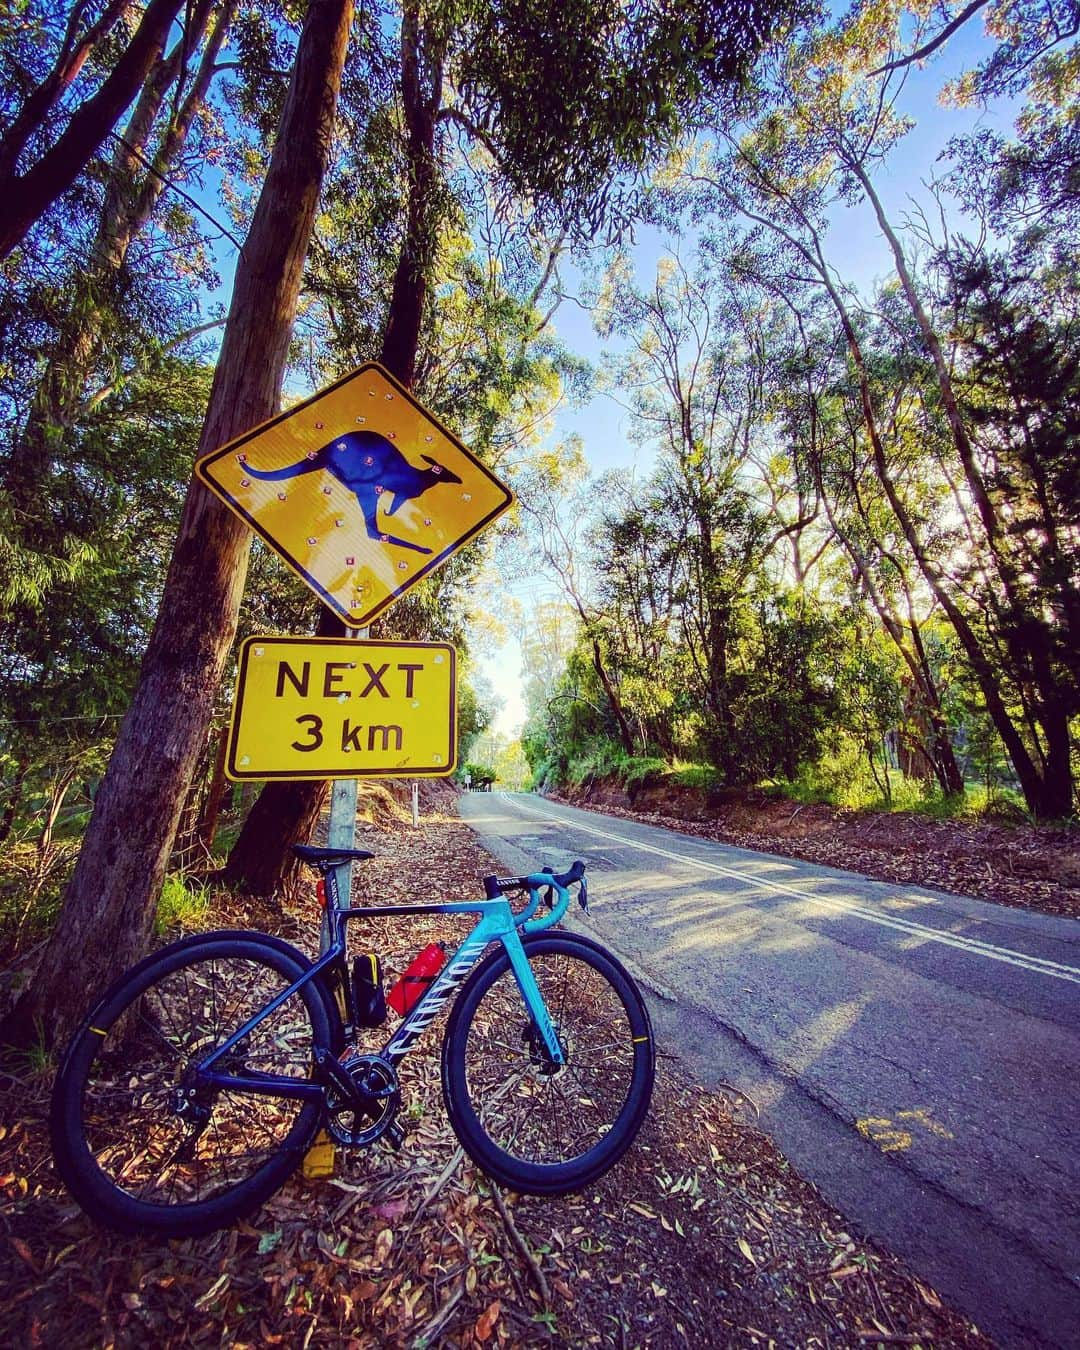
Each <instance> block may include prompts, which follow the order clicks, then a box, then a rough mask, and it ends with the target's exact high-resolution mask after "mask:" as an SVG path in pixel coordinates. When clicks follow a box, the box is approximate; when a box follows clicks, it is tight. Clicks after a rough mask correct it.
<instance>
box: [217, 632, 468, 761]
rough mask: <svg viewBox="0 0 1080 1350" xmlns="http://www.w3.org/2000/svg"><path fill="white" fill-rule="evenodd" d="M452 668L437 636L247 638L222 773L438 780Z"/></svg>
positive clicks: (447, 752) (446, 741) (450, 749)
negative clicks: (382, 639) (425, 639)
mask: <svg viewBox="0 0 1080 1350" xmlns="http://www.w3.org/2000/svg"><path fill="white" fill-rule="evenodd" d="M455 668H456V660H455V652H454V649H453V647H449V646H447V645H446V644H445V643H440V642H356V641H347V640H341V641H338V640H336V639H333V638H292V637H253V638H248V639H247V641H246V642H244V643H243V644H242V646H241V648H240V668H239V672H238V675H237V681H236V697H235V698H234V699H233V715H232V725H231V726H230V728H229V742H228V748H227V751H226V756H225V773H226V775H227V776H228V777H229V778H231V779H233V780H234V781H237V782H242V781H244V780H245V779H251V778H258V779H269V778H293V779H305V778H311V779H323V778H420V777H427V778H444V777H446V776H447V775H449V774H452V773H453V772H454V769H455V768H456V767H457V704H456V692H457V691H456V683H455Z"/></svg>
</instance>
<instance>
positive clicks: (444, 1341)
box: [0, 797, 988, 1350]
mask: <svg viewBox="0 0 1080 1350" xmlns="http://www.w3.org/2000/svg"><path fill="white" fill-rule="evenodd" d="M434 805H435V802H434V801H433V800H432V798H431V797H429V799H428V803H427V807H426V811H425V818H424V820H423V826H422V829H421V830H419V831H414V830H413V829H412V828H411V826H410V825H408V824H407V823H406V820H405V818H404V815H403V813H402V814H401V815H398V816H397V817H396V818H394V817H393V813H392V812H386V811H384V812H383V813H382V815H381V817H380V823H379V826H378V827H377V828H376V827H375V826H371V827H368V828H366V829H364V828H362V829H361V830H360V831H359V832H358V838H357V843H358V844H359V845H362V846H364V847H370V848H372V849H373V850H374V851H375V852H376V854H377V857H376V859H375V860H373V861H372V862H371V863H369V864H367V865H366V866H365V867H364V868H363V869H361V870H360V874H359V876H358V877H357V880H356V894H357V896H358V898H366V899H368V900H369V901H374V900H375V898H376V897H378V898H380V899H386V900H391V899H394V898H400V899H405V898H412V899H415V900H436V899H440V898H445V899H462V898H466V897H468V896H472V895H475V894H476V893H477V889H478V888H477V879H478V878H479V877H480V876H482V875H483V874H484V873H485V872H488V871H492V870H495V864H494V861H493V860H492V859H491V858H490V856H489V855H488V854H486V853H485V852H484V850H483V849H481V848H480V847H479V846H478V845H477V843H476V842H475V839H474V836H473V835H472V834H471V833H470V832H469V831H468V829H467V828H466V827H465V826H464V825H463V824H462V823H461V822H460V820H458V819H457V818H456V817H454V816H451V815H450V814H445V815H440V814H432V808H433V806H434ZM211 922H212V924H213V925H214V926H218V925H224V924H229V925H232V924H235V923H241V922H248V923H251V924H253V925H257V926H260V927H264V928H272V929H274V930H276V931H278V932H280V933H281V934H282V935H283V936H285V937H286V938H288V939H289V940H291V941H294V942H298V943H299V944H300V945H304V946H308V947H310V945H311V942H312V941H313V940H314V932H315V926H316V909H315V903H314V899H313V887H308V888H305V889H304V891H303V893H302V894H300V895H298V896H297V897H294V899H293V900H292V901H291V902H290V903H289V905H288V906H287V907H286V908H282V909H281V910H277V909H276V908H275V907H273V906H263V907H261V908H260V909H259V910H258V911H257V912H252V911H250V910H245V908H244V907H243V906H242V905H240V904H239V902H237V901H236V900H235V899H231V898H226V897H221V904H220V906H219V907H218V910H217V912H216V913H215V914H214V916H213V918H212V921H211ZM402 923H403V921H399V920H383V921H382V924H381V926H380V929H379V931H378V932H377V933H376V934H374V936H373V937H369V939H368V941H369V942H370V944H371V946H372V947H374V949H376V950H378V951H380V953H381V954H382V955H383V956H384V958H386V960H387V963H388V964H389V965H390V966H391V967H393V965H394V964H395V962H399V963H400V964H404V963H405V962H406V961H407V960H408V958H409V956H410V955H411V953H413V952H415V951H416V950H417V949H418V948H419V947H420V946H422V945H423V944H424V943H425V942H427V941H428V940H430V938H431V937H434V936H444V937H452V934H453V932H454V931H457V930H455V929H453V927H452V925H451V924H450V923H448V921H446V920H442V919H440V920H437V921H433V922H425V923H424V924H423V925H416V924H413V925H412V926H411V927H408V928H406V927H404V926H402ZM395 925H397V927H395ZM358 937H359V934H358ZM434 1030H435V1032H436V1034H435V1035H434V1036H432V1035H430V1034H429V1039H428V1041H427V1042H426V1045H424V1046H422V1047H421V1049H420V1050H419V1051H418V1052H417V1053H416V1054H414V1055H413V1056H411V1057H410V1058H409V1059H408V1060H407V1061H406V1072H407V1076H406V1077H405V1080H404V1083H403V1088H404V1091H403V1100H404V1111H403V1114H404V1115H405V1116H406V1117H407V1118H408V1119H409V1121H410V1122H411V1131H410V1134H409V1136H408V1138H407V1140H406V1143H405V1147H404V1149H403V1151H402V1152H401V1154H400V1155H395V1154H393V1153H390V1152H389V1151H384V1150H383V1149H382V1148H381V1147H380V1146H378V1145H377V1146H376V1147H375V1149H374V1150H373V1151H371V1152H369V1153H367V1154H361V1155H353V1156H343V1155H342V1154H341V1153H340V1152H339V1155H338V1168H337V1171H336V1174H335V1176H334V1177H333V1178H332V1179H330V1180H326V1181H321V1182H311V1181H305V1180H304V1179H303V1178H302V1177H297V1178H295V1179H294V1180H293V1181H292V1182H290V1183H289V1184H288V1185H287V1186H286V1188H285V1189H284V1190H283V1191H282V1192H281V1193H280V1194H279V1195H278V1196H277V1197H275V1198H274V1199H273V1200H272V1201H270V1203H269V1204H267V1205H266V1206H265V1207H264V1209H263V1210H261V1211H260V1212H259V1213H257V1214H256V1215H254V1216H252V1218H251V1219H250V1221H249V1222H247V1223H244V1224H241V1225H240V1226H238V1227H236V1228H233V1229H231V1230H229V1231H227V1232H224V1233H220V1234H217V1235H214V1236H211V1237H208V1238H202V1239H191V1240H185V1241H178V1242H173V1243H167V1242H162V1241H159V1240H142V1239H135V1238H120V1237H115V1236H112V1235H109V1234H106V1233H103V1232H101V1231H100V1230H97V1229H95V1228H94V1227H93V1225H92V1224H90V1222H89V1221H88V1220H87V1219H86V1218H85V1217H84V1216H83V1215H82V1213H81V1212H80V1211H79V1210H78V1209H77V1208H76V1207H75V1206H74V1205H73V1204H72V1202H71V1201H70V1199H69V1198H68V1197H67V1195H66V1194H65V1193H64V1192H63V1190H62V1189H61V1188H60V1186H59V1184H58V1182H57V1180H56V1178H55V1176H54V1174H53V1171H52V1165H51V1161H50V1159H49V1155H48V1148H47V1142H46V1134H45V1114H46V1111H47V1093H48V1086H49V1079H50V1075H49V1073H48V1072H46V1071H42V1072H39V1073H36V1074H34V1073H30V1072H29V1071H19V1074H18V1077H17V1078H15V1079H9V1081H8V1084H7V1086H8V1087H9V1088H10V1089H11V1090H10V1091H8V1092H6V1093H5V1094H4V1102H3V1106H2V1108H0V1197H2V1199H0V1289H2V1290H3V1296H2V1299H0V1341H2V1343H4V1344H10V1345H29V1346H61V1345H62V1346H64V1347H65V1348H67V1347H79V1346H118V1347H120V1346H137V1345H140V1346H141V1345H145V1344H151V1343H152V1344H155V1345H159V1346H176V1347H179V1346H181V1345H211V1344H213V1345H229V1346H234V1347H244V1346H260V1347H261V1346H272V1345H289V1346H294V1345H295V1346H300V1347H307V1346H319V1345H333V1346H357V1347H360V1346H402V1347H406V1346H407V1347H417V1348H418V1350H419V1348H420V1347H427V1346H435V1345H438V1346H447V1347H458V1346H460V1347H467V1346H478V1345H488V1346H490V1345H500V1346H510V1345H515V1346H516V1345H528V1346H532V1345H544V1344H560V1343H571V1344H585V1345H605V1346H616V1347H620V1348H621V1347H632V1346H656V1347H669V1346H677V1345H681V1344H685V1345H691V1346H695V1347H696V1346H758V1347H761V1348H762V1350H767V1348H768V1347H775V1346H799V1347H808V1348H812V1347H821V1348H822V1350H835V1348H837V1347H863V1346H867V1347H870V1346H875V1345H877V1346H882V1347H892V1346H895V1345H898V1344H899V1345H912V1346H926V1347H929V1346H941V1347H944V1346H956V1347H977V1346H985V1345H987V1344H988V1342H987V1341H986V1340H985V1339H984V1338H983V1337H981V1336H980V1335H979V1333H978V1332H977V1331H976V1330H975V1329H974V1328H973V1327H972V1326H971V1325H970V1324H969V1323H968V1322H967V1321H966V1320H965V1319H963V1318H962V1317H960V1316H958V1315H956V1314H954V1313H953V1312H951V1311H950V1310H949V1309H947V1308H946V1307H944V1306H943V1304H942V1301H941V1300H940V1299H939V1298H938V1296H937V1295H936V1294H935V1293H934V1292H933V1290H931V1289H929V1288H927V1287H926V1286H925V1285H924V1284H922V1283H921V1282H920V1281H918V1280H917V1279H915V1278H913V1276H912V1275H911V1274H910V1273H909V1272H907V1271H906V1270H905V1269H904V1267H903V1266H902V1265H901V1264H900V1263H899V1262H898V1261H897V1260H896V1259H895V1258H893V1257H892V1256H890V1255H888V1254H887V1253H885V1252H883V1251H881V1250H880V1249H878V1248H875V1247H873V1246H870V1245H869V1244H866V1243H864V1242H861V1241H860V1240H859V1239H858V1238H857V1237H856V1236H855V1235H853V1234H851V1232H850V1230H849V1229H848V1228H847V1226H846V1224H845V1221H844V1219H843V1217H842V1216H841V1215H840V1214H838V1213H837V1212H836V1211H835V1210H833V1209H832V1208H831V1207H830V1206H829V1205H828V1204H827V1203H826V1202H825V1201H824V1199H823V1198H822V1197H821V1195H820V1194H819V1193H818V1192H817V1191H816V1190H815V1189H814V1187H813V1186H811V1185H809V1184H808V1183H806V1182H805V1181H803V1180H802V1179H801V1178H800V1177H799V1176H798V1175H797V1174H796V1173H795V1172H794V1170H793V1169H792V1168H791V1167H790V1166H789V1165H788V1163H787V1162H786V1161H785V1160H784V1158H783V1157H782V1156H781V1155H780V1154H779V1153H778V1151H777V1150H776V1148H775V1147H774V1146H773V1144H772V1143H771V1142H770V1140H769V1139H768V1138H767V1137H766V1136H764V1135H763V1134H761V1133H759V1132H758V1131H757V1130H755V1128H754V1125H753V1115H754V1109H753V1106H752V1104H751V1103H748V1102H747V1101H746V1100H745V1099H742V1098H740V1097H738V1096H737V1095H736V1094H734V1093H731V1094H730V1095H729V1094H726V1093H724V1092H705V1091H703V1090H702V1089H700V1088H698V1087H697V1086H695V1085H694V1084H693V1083H692V1082H691V1081H690V1079H689V1077H688V1076H687V1075H686V1073H685V1072H684V1071H683V1069H682V1068H681V1066H680V1065H679V1063H678V1062H677V1061H676V1060H674V1059H670V1058H662V1059H661V1060H660V1066H659V1075H658V1081H657V1086H656V1093H655V1097H654V1103H653V1107H652V1110H651V1112H650V1116H649V1119H648V1121H647V1123H646V1125H645V1127H644V1128H643V1130H642V1133H641V1135H640V1136H639V1140H638V1143H637V1144H636V1145H635V1147H634V1148H633V1149H632V1150H631V1152H630V1153H629V1155H628V1156H627V1157H626V1158H625V1159H624V1160H623V1162H621V1163H620V1164H619V1165H618V1166H617V1167H616V1168H615V1169H614V1170H613V1171H612V1172H611V1173H609V1174H608V1175H607V1176H606V1177H605V1178H603V1179H602V1181H601V1182H600V1183H599V1184H598V1185H597V1186H596V1187H595V1188H593V1189H591V1190H590V1191H589V1192H587V1193H585V1194H582V1195H576V1196H570V1197H566V1198H564V1199H559V1200H537V1199H532V1198H528V1197H516V1196H513V1195H506V1196H502V1195H499V1194H497V1193H496V1192H495V1191H494V1190H493V1188H492V1187H491V1185H490V1183H488V1182H487V1181H486V1180H485V1178H484V1177H483V1176H482V1175H479V1174H477V1173H476V1172H475V1171H474V1170H473V1168H472V1167H471V1165H470V1164H469V1163H468V1162H467V1161H465V1160H464V1159H463V1157H462V1154H461V1152H460V1150H459V1148H458V1146H457V1140H456V1139H455V1138H454V1136H453V1134H452V1132H451V1130H450V1128H449V1125H448V1123H447V1120H446V1116H445V1112H444V1109H443V1106H442V1102H441V1098H440V1091H439V1073H438V1041H439V1037H438V1035H437V1032H438V1027H436V1028H434Z"/></svg>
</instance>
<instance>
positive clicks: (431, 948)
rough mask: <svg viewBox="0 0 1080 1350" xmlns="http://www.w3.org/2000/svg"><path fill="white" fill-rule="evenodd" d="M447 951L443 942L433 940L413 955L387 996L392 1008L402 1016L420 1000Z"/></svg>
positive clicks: (436, 973)
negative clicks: (417, 953)
mask: <svg viewBox="0 0 1080 1350" xmlns="http://www.w3.org/2000/svg"><path fill="white" fill-rule="evenodd" d="M445 960H446V952H445V949H444V948H443V945H442V943H441V942H432V943H429V945H428V946H426V947H425V948H424V950H423V951H422V952H420V953H419V955H417V956H415V957H413V959H412V961H411V962H410V963H409V965H408V966H406V968H405V970H404V972H403V973H402V974H401V976H400V977H399V978H398V981H397V983H396V984H395V985H394V987H393V989H391V990H390V992H389V993H388V994H387V996H386V1001H387V1003H389V1005H390V1006H391V1008H393V1010H394V1011H395V1012H396V1013H397V1014H398V1015H399V1016H401V1017H404V1016H405V1014H406V1013H407V1012H408V1011H409V1010H410V1009H411V1008H412V1007H413V1006H414V1005H415V1004H416V1003H417V1002H418V1001H419V999H420V997H421V995H422V994H424V993H426V992H427V989H428V986H429V985H430V984H431V982H432V981H433V980H434V978H435V976H436V975H438V973H439V971H440V970H441V969H442V965H443V962H444V961H445Z"/></svg>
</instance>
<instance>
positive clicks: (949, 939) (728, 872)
mask: <svg viewBox="0 0 1080 1350" xmlns="http://www.w3.org/2000/svg"><path fill="white" fill-rule="evenodd" d="M503 800H504V801H505V802H506V804H507V805H508V806H514V807H516V808H517V810H519V811H520V812H522V814H523V815H533V816H536V817H538V818H539V819H541V820H554V821H558V822H559V823H561V824H567V825H570V826H572V828H574V829H575V830H584V831H585V832H586V833H587V834H595V835H597V836H598V837H599V838H601V839H610V840H612V841H614V842H615V843H618V844H623V845H624V846H625V847H627V848H636V849H639V850H640V851H641V852H643V853H654V854H656V855H657V856H658V857H661V858H668V859H670V860H671V861H672V862H680V863H686V864H688V865H689V866H691V867H700V868H701V869H702V870H703V871H706V872H715V873H716V874H717V875H719V876H725V877H734V878H735V879H736V880H737V881H743V882H749V883H750V884H752V885H755V886H759V887H762V888H764V889H766V890H772V891H776V892H778V893H780V894H782V895H790V896H793V897H794V898H795V899H797V900H802V901H804V902H805V903H806V904H810V905H820V906H822V907H823V908H826V909H833V910H837V909H838V910H842V911H843V912H844V913H846V914H851V915H854V916H855V917H856V918H859V919H866V920H867V921H868V922H869V923H876V924H879V925H880V926H881V927H882V928H893V929H895V930H896V931H897V932H900V933H907V934H908V935H909V936H914V937H919V938H923V939H924V940H926V941H928V942H939V943H941V944H942V945H943V946H946V947H955V948H956V949H957V951H964V952H968V953H969V954H970V955H972V956H982V957H986V958H987V959H989V960H992V961H1004V962H1005V963H1006V964H1007V965H1010V966H1018V967H1019V968H1020V969H1021V970H1031V971H1034V972H1035V973H1036V974H1039V975H1050V976H1052V977H1053V978H1054V979H1057V980H1068V981H1069V982H1070V983H1072V984H1080V970H1078V969H1077V968H1076V967H1075V966H1066V965H1062V964H1061V963H1060V962H1058V961H1048V960H1044V959H1043V957H1041V956H1029V955H1027V953H1026V952H1018V951H1014V950H1013V949H1012V948H1011V947H996V946H995V945H994V944H993V943H992V942H983V941H982V940H981V939H980V938H969V937H963V936H961V935H960V934H958V933H943V932H942V931H941V929H939V928H930V927H928V926H927V925H926V924H921V923H916V922H915V921H914V920H912V919H902V918H900V917H899V916H898V915H895V914H883V913H880V912H879V911H877V910H873V909H868V908H866V906H865V905H860V904H859V903H858V901H855V900H844V899H842V898H840V897H838V896H822V895H811V894H809V892H807V891H803V890H800V889H799V888H798V887H797V886H791V885H788V883H787V882H784V881H773V880H771V879H770V878H766V877H750V876H747V874H746V873H745V872H740V871H738V870H737V869H736V868H733V867H724V866H723V865H722V864H721V863H713V862H706V861H705V859H703V858H692V857H689V856H688V855H687V854H685V853H676V852H674V851H673V850H671V849H666V848H659V847H657V845H655V844H645V843H642V842H641V841H640V840H637V839H628V838H626V836H625V835H621V834H615V833H613V832H612V831H610V830H602V829H600V828H598V827H597V826H595V825H586V824H584V823H583V822H582V821H579V820H572V819H569V818H568V817H566V816H560V815H558V814H556V813H555V812H552V811H541V810H538V809H537V808H536V807H534V806H529V807H526V806H522V804H521V803H520V802H517V801H515V802H511V801H510V800H509V798H507V797H505V796H503ZM706 842H708V841H706Z"/></svg>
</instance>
